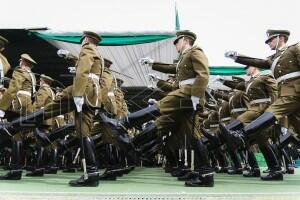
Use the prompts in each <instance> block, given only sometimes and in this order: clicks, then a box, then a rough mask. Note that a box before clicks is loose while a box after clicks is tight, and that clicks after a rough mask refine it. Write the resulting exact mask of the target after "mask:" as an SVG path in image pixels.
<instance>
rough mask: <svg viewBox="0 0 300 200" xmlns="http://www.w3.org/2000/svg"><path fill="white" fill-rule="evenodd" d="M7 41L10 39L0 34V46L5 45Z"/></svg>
mask: <svg viewBox="0 0 300 200" xmlns="http://www.w3.org/2000/svg"><path fill="white" fill-rule="evenodd" d="M7 43H8V40H7V39H6V38H5V37H2V36H1V35H0V46H5V45H6V44H7Z"/></svg>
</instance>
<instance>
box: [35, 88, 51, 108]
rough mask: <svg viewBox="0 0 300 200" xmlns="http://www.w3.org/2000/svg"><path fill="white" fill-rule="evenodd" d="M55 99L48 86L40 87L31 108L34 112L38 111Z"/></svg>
mask: <svg viewBox="0 0 300 200" xmlns="http://www.w3.org/2000/svg"><path fill="white" fill-rule="evenodd" d="M54 99H55V93H54V92H53V90H52V89H51V88H50V87H49V86H46V85H44V86H41V87H40V89H39V90H38V91H37V93H36V96H35V102H34V103H33V107H34V109H35V110H39V109H41V108H42V107H45V106H46V105H47V104H49V103H51V102H52V101H53V100H54Z"/></svg>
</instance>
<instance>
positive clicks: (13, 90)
mask: <svg viewBox="0 0 300 200" xmlns="http://www.w3.org/2000/svg"><path fill="white" fill-rule="evenodd" d="M22 73H23V71H22V69H20V68H17V69H15V70H14V72H13V75H12V78H11V80H10V82H9V87H8V89H7V90H6V91H5V93H4V94H3V97H2V99H1V101H0V108H1V109H3V110H7V109H8V108H9V107H10V104H11V102H12V100H13V99H14V97H15V96H16V94H17V92H18V91H19V90H20V89H21V87H22V83H23V82H24V80H25V78H24V76H23V75H22Z"/></svg>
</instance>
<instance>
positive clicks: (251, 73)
mask: <svg viewBox="0 0 300 200" xmlns="http://www.w3.org/2000/svg"><path fill="white" fill-rule="evenodd" d="M255 70H256V68H255V67H252V66H250V67H248V68H247V75H248V76H251V75H253V74H254V72H255Z"/></svg>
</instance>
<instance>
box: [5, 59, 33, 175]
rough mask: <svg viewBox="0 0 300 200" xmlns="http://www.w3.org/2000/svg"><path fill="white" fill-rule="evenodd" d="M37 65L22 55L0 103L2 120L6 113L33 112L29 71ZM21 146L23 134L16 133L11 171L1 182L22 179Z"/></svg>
mask: <svg viewBox="0 0 300 200" xmlns="http://www.w3.org/2000/svg"><path fill="white" fill-rule="evenodd" d="M36 64H37V63H36V62H35V61H34V60H33V59H32V58H31V57H30V56H29V55H28V54H22V55H21V59H20V66H19V67H17V68H16V69H15V70H14V72H13V75H12V79H11V81H10V83H9V87H8V89H7V91H6V92H5V93H4V95H3V98H2V99H1V101H0V117H1V118H3V117H4V115H5V112H6V111H13V112H15V113H18V114H20V115H27V114H30V113H32V112H33V106H32V101H31V97H32V96H34V95H35V93H36V91H35V87H36V79H35V76H34V73H32V71H31V69H32V68H33V66H34V65H36ZM22 146H23V134H22V131H21V132H18V133H17V134H15V135H14V136H13V137H12V157H11V171H10V172H8V173H7V174H6V175H5V176H2V177H0V179H2V180H20V179H21V177H22V167H23V162H22V156H21V155H22Z"/></svg>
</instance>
